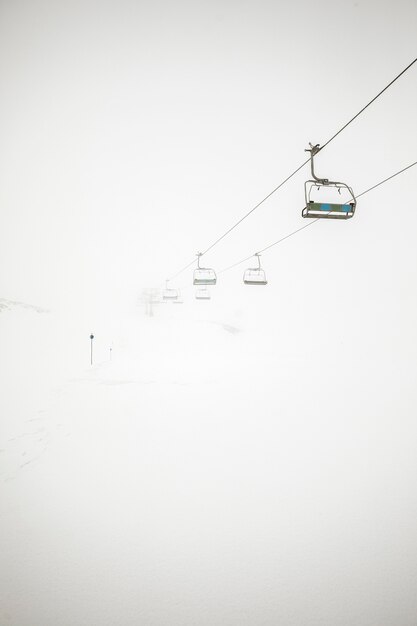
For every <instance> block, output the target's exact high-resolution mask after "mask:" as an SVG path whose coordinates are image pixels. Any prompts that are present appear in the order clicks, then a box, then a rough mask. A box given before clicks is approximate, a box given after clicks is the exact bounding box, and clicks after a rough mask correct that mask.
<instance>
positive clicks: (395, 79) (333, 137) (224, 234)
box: [172, 58, 417, 278]
mask: <svg viewBox="0 0 417 626" xmlns="http://www.w3.org/2000/svg"><path fill="white" fill-rule="evenodd" d="M416 62H417V58H415V59H414V60H413V61H412V62H411V63H409V65H407V67H405V68H404V69H403V70H402V71H401V72H400V73H399V74H398V75H397V76H396V77H395V78H394V79H393V80H391V81H390V82H389V83H388V85H386V86H385V87H384V89H382V90H381V91H380V92H379V93H378V94H377V95H376V96H375V97H374V98H372V100H370V101H369V102H368V104H366V105H365V106H364V107H362V109H361V110H360V111H359V112H358V113H356V115H355V116H354V117H352V119H350V120H349V121H348V122H347V123H346V124H344V126H342V128H340V129H339V130H338V131H337V132H336V133H335V134H334V135H333V136H332V137H330V139H328V140H327V141H326V142H325V143H324V144H323V145H322V146H321V147H320V150H319V151H320V152H321V151H322V150H323V149H324V148H325V147H326V146H328V145H329V143H330V142H331V141H333V139H335V138H336V137H337V136H338V135H340V133H341V132H343V131H344V130H345V128H347V127H348V126H349V125H350V124H351V123H352V122H353V121H354V120H356V118H358V117H359V115H361V113H363V112H364V111H365V110H366V109H367V108H368V107H369V106H371V104H373V103H374V102H375V100H377V99H378V98H379V97H380V96H381V95H382V94H383V93H384V92H385V91H387V89H389V88H390V87H391V86H392V85H393V84H394V83H395V82H396V81H397V80H398V79H399V78H400V77H401V76H402V75H403V74H405V72H406V71H407V70H409V69H410V67H412V66H413V65H414V63H416ZM309 162H310V159H307V160H306V161H304V162H303V163H302V164H301V165H300V166H299V167H297V169H295V170H294V171H293V172H292V173H291V174H290V175H289V176H287V178H285V179H284V180H283V181H282V182H281V183H280V184H279V185H277V186H276V187H275V188H274V189H273V190H272V191H271V192H270V193H268V195H266V196H265V197H264V198H263V199H262V200H261V201H260V202H258V203H257V204H256V205H255V206H254V207H252V208H251V209H250V211H248V212H247V213H246V214H245V215H243V216H242V217H241V218H240V219H239V220H238V221H237V222H236V224H234V225H233V226H231V227H230V228H229V229H228V230H227V231H226V232H225V233H223V235H221V236H220V237H219V238H218V239H216V241H214V243H212V244H211V245H210V246H209V247H208V248H206V249H205V250H204V252H202V253H201V256H204V255H205V254H207V252H209V251H210V250H212V249H213V248H214V247H215V246H216V245H217V244H218V243H220V241H222V240H223V239H224V238H225V237H227V235H229V234H230V233H231V232H232V231H233V230H234V229H235V228H237V227H238V226H239V225H240V224H241V223H242V222H243V221H244V220H245V219H246V218H247V217H249V215H251V214H252V213H254V211H256V209H258V208H259V207H260V206H261V205H262V204H263V203H264V202H266V200H268V199H269V198H270V197H271V196H272V195H273V194H274V193H275V192H277V191H278V189H280V188H281V187H283V186H284V185H285V184H286V183H287V182H288V181H289V180H290V179H291V178H293V176H295V174H297V173H298V172H299V171H300V170H301V169H302V168H303V167H304V166H305V165H307V163H309ZM409 167H412V166H411V165H410V166H409ZM398 173H399V172H398ZM396 175H397V174H394V176H396ZM378 184H382V182H381V183H378ZM364 193H367V192H364ZM361 195H363V194H361ZM357 197H358V196H357ZM312 223H314V221H313V222H312ZM306 227H307V225H306V226H304V227H302V228H300V229H298V230H303V228H306ZM298 230H297V231H296V232H298ZM294 234H295V233H294ZM291 235H292V234H290V235H289V236H291ZM241 262H243V261H240V262H239V263H241ZM193 263H195V259H193V260H192V261H190V263H188V264H187V265H186V266H185V267H183V268H182V269H181V270H179V271H178V272H177V273H176V274H175V275H174V276H173V277H172V278H176V277H177V276H179V275H180V274H182V272H184V271H185V270H186V269H188V268H189V267H190V266H191V265H193Z"/></svg>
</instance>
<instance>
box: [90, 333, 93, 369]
mask: <svg viewBox="0 0 417 626" xmlns="http://www.w3.org/2000/svg"><path fill="white" fill-rule="evenodd" d="M93 339H94V335H90V341H91V346H90V364H91V365H92V364H93Z"/></svg>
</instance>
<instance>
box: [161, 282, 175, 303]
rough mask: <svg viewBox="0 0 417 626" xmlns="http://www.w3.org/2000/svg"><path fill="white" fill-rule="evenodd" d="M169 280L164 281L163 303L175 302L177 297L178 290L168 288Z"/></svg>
mask: <svg viewBox="0 0 417 626" xmlns="http://www.w3.org/2000/svg"><path fill="white" fill-rule="evenodd" d="M168 283H169V280H167V281H165V289H163V291H162V299H163V300H164V301H171V302H176V301H177V300H178V297H179V291H178V289H174V288H173V287H168Z"/></svg>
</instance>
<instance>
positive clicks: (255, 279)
mask: <svg viewBox="0 0 417 626" xmlns="http://www.w3.org/2000/svg"><path fill="white" fill-rule="evenodd" d="M254 256H256V257H257V258H258V267H249V268H248V269H247V270H245V273H244V274H243V282H244V283H245V285H267V284H268V281H267V280H266V274H265V271H264V270H263V269H262V267H261V259H260V256H261V255H260V253H259V252H257V253H256V254H255V255H254Z"/></svg>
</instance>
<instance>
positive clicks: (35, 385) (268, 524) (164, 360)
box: [0, 305, 417, 626]
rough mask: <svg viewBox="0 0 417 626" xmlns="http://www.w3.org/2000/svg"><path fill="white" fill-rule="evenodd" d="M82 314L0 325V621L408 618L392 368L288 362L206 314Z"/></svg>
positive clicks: (266, 341) (406, 504)
mask: <svg viewBox="0 0 417 626" xmlns="http://www.w3.org/2000/svg"><path fill="white" fill-rule="evenodd" d="M210 311H211V312H210ZM80 319H81V316H80ZM80 319H79V320H76V319H71V318H70V317H67V318H65V319H64V318H62V317H60V316H58V315H56V314H54V313H45V314H42V315H39V314H37V313H36V311H34V310H32V309H30V308H19V307H10V308H9V309H7V310H4V311H3V312H2V313H1V316H0V325H1V342H2V346H3V349H2V358H1V366H2V372H1V375H2V382H3V391H4V393H2V400H1V415H2V437H1V445H0V448H1V452H0V458H1V490H2V497H1V505H0V507H1V511H0V513H1V515H0V518H1V521H0V525H1V535H0V536H1V539H0V542H1V545H0V548H1V554H2V567H1V581H0V582H1V585H0V588H1V590H2V599H1V607H2V608H1V613H0V614H1V623H2V624H9V625H11V626H82V625H84V624H88V625H95V624H100V626H114V625H115V624H117V625H118V626H137V625H138V624H140V625H144V626H148V625H155V626H166V625H168V624H169V625H170V626H177V625H178V626H180V625H181V626H185V625H187V626H188V625H189V626H191V625H195V624H199V625H207V626H223V625H225V624H227V625H236V626H238V625H239V626H240V625H241V624H261V623H262V624H265V625H266V624H268V625H271V626H272V625H275V624H280V623H282V624H284V623H285V625H286V626H299V625H300V624H309V625H310V624H311V625H318V624H323V623H324V624H330V623H331V624H334V625H338V626H347V625H348V624H349V625H350V624H363V625H364V624H372V625H373V624H378V625H380V624H386V625H387V626H388V624H392V623H393V616H394V614H395V615H396V616H397V617H398V616H401V615H402V616H407V615H411V614H413V613H414V614H415V611H416V610H417V605H416V595H415V593H414V591H413V589H414V582H413V576H412V574H413V572H414V561H413V560H412V559H410V547H411V544H412V543H413V541H414V539H415V523H414V520H415V513H416V501H415V498H414V496H413V495H412V494H413V490H412V488H411V487H412V485H413V483H414V476H415V473H416V469H417V468H416V460H415V454H414V445H413V437H411V436H410V433H414V434H415V425H414V418H413V416H412V415H411V414H410V412H409V411H408V410H407V408H406V406H404V407H402V405H401V404H400V403H399V395H400V392H401V393H407V394H410V393H412V391H411V389H412V382H411V378H407V374H406V372H404V371H403V372H400V373H399V374H396V373H395V371H394V368H392V367H390V365H389V363H385V364H384V366H383V367H382V368H381V370H380V378H379V382H378V383H376V382H375V379H374V378H371V377H368V378H367V377H366V368H367V367H369V364H370V362H371V361H370V360H369V359H368V360H367V363H366V364H364V365H363V367H362V368H361V367H359V366H357V367H356V369H355V370H353V368H352V363H353V361H352V354H351V353H352V350H353V351H354V347H352V346H350V347H349V349H343V348H340V346H339V347H338V348H337V350H333V351H332V350H331V349H330V348H329V346H326V345H324V347H323V349H322V351H321V352H319V351H318V350H316V349H315V344H314V342H312V343H311V344H310V345H309V346H307V347H306V348H305V353H304V354H300V353H298V354H293V355H292V356H291V354H290V352H289V345H290V344H289V343H288V342H285V341H284V339H283V334H280V333H278V334H277V332H276V329H275V331H274V328H275V326H274V325H273V324H271V322H270V321H269V322H267V320H266V319H264V320H263V323H262V325H261V326H262V328H261V329H260V326H259V316H256V317H255V318H250V316H249V317H247V318H246V319H243V318H242V317H239V316H237V315H229V316H227V315H223V317H221V316H219V314H218V313H217V312H216V309H215V308H214V309H207V308H206V309H201V308H200V309H199V310H198V312H196V309H195V308H193V307H191V306H190V307H187V305H184V306H183V307H175V306H173V305H169V306H161V308H160V309H159V310H158V311H157V314H156V316H155V317H154V318H152V319H149V318H146V317H144V316H143V313H142V311H141V310H139V309H136V308H135V309H134V310H132V311H131V312H129V313H126V314H124V315H121V316H120V317H118V318H116V317H115V316H109V317H108V319H107V320H104V318H102V319H101V320H99V321H98V322H97V324H96V325H94V327H87V326H86V325H85V324H84V323H82V322H81V321H80ZM268 324H269V325H268ZM91 331H94V333H95V340H94V341H95V342H96V344H95V348H94V349H95V352H94V358H95V362H94V365H93V366H92V367H91V366H90V365H89V357H90V354H89V339H88V337H89V334H90V332H91ZM110 347H112V353H111V360H110ZM349 355H350V356H349ZM338 359H339V360H338ZM349 359H350V361H349ZM343 360H344V362H343V363H342V361H343ZM342 365H343V367H342ZM326 366H327V367H329V368H330V366H331V369H328V370H327V374H326V375H325V376H323V368H325V367H326ZM335 371H336V372H337V371H340V372H341V373H342V375H341V376H340V377H339V376H334V375H333V373H334V372H335ZM384 372H385V373H384ZM382 383H383V384H382ZM352 388H354V389H355V394H351V393H350V389H352ZM377 392H378V393H377ZM406 433H407V434H406ZM370 587H371V591H372V592H371V593H369V589H370ZM319 598H326V601H325V602H323V601H321V600H319ZM347 616H348V617H347ZM394 621H395V620H394ZM397 623H402V624H405V623H411V622H407V621H406V619H404V620H402V621H401V619H399V621H398V620H397Z"/></svg>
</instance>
